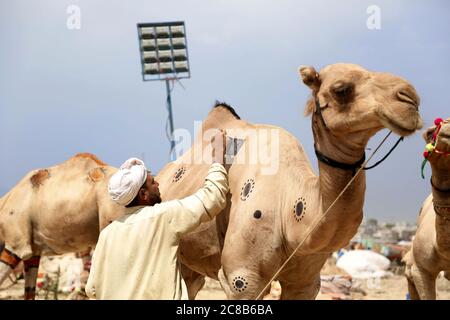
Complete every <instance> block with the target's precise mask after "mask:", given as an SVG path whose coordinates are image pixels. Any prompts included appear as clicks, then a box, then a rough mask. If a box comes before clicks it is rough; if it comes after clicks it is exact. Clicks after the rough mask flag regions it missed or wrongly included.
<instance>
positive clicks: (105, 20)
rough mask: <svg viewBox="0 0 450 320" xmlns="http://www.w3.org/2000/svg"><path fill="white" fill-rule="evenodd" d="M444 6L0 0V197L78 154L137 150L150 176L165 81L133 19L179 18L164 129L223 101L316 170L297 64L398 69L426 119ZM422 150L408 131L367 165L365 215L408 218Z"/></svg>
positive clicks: (439, 79) (440, 106) (161, 132)
mask: <svg viewBox="0 0 450 320" xmlns="http://www.w3.org/2000/svg"><path fill="white" fill-rule="evenodd" d="M69 5H77V6H78V7H79V8H80V10H81V29H79V30H69V29H68V28H67V27H66V21H67V18H68V17H69V15H68V14H67V13H66V10H67V7H68V6H69ZM370 5H377V6H378V7H379V8H380V10H381V11H380V12H381V29H380V30H369V29H368V28H367V26H366V21H367V19H368V17H369V14H367V13H366V9H367V7H368V6H370ZM449 9H450V2H448V1H444V0H442V1H414V0H409V1H406V0H404V1H402V0H398V1H375V0H371V1H364V0H362V1H361V0H359V1H350V0H347V1H346V0H343V1H331V0H330V1H325V0H322V1H314V2H312V1H308V2H307V1H288V0H278V1H275V0H274V1H261V0H240V1H235V0H227V1H199V0H188V1H186V0H185V1H170V0H168V1H152V0H147V1H140V0H139V1H133V0H130V1H118V0H113V1H111V0H110V1H104V0H96V1H87V0H71V1H66V0H59V1H50V0H41V1H31V0H29V1H24V0H14V1H12V0H9V1H7V0H0V43H1V50H0V150H1V152H2V156H1V157H0V195H2V194H4V193H5V192H6V191H7V190H9V189H10V188H11V187H13V186H14V185H15V184H16V183H17V182H18V181H19V180H20V179H21V178H22V177H23V175H25V174H26V173H27V172H28V171H30V170H32V169H36V168H42V167H48V166H50V165H54V164H57V163H60V162H62V161H64V160H66V159H68V158H69V157H71V156H72V155H74V154H76V153H78V152H92V153H95V154H96V155H98V156H99V157H100V158H101V159H102V160H104V161H105V162H107V163H109V164H111V165H113V166H119V165H120V164H121V163H122V162H123V161H124V160H125V159H127V158H128V157H130V156H138V157H143V158H144V159H145V161H146V164H147V166H148V167H149V168H151V169H152V171H154V172H157V171H158V170H160V169H161V168H162V167H163V166H164V164H166V163H167V161H168V151H169V150H168V149H169V143H168V141H167V139H166V136H165V121H166V118H167V111H166V108H165V86H164V83H163V82H145V83H144V82H143V81H142V79H141V70H140V61H139V52H138V42H137V34H136V23H138V22H162V21H179V20H181V21H185V23H186V30H187V38H188V46H189V57H190V65H191V70H192V77H191V78H190V79H187V80H183V81H182V84H183V86H184V88H185V89H183V88H182V87H181V86H179V85H176V86H175V89H174V91H173V95H172V100H173V110H174V122H175V128H185V129H188V130H190V131H191V132H193V130H194V121H199V120H202V119H204V118H205V116H206V115H207V113H208V111H209V110H210V108H211V106H212V105H213V103H214V101H215V100H216V99H218V100H222V101H226V102H228V103H229V104H231V105H233V106H234V107H235V109H236V110H237V112H238V113H239V114H240V116H241V117H242V118H243V119H245V120H248V121H251V122H255V123H268V124H273V125H278V126H281V127H283V128H285V129H286V130H288V131H290V132H291V133H293V134H294V135H295V136H296V137H297V138H298V139H299V141H300V142H301V143H302V144H303V146H304V147H305V150H306V152H307V153H308V155H309V156H310V159H311V162H312V164H313V166H314V167H316V166H317V161H316V159H315V157H314V152H313V147H312V134H311V129H310V119H309V118H304V117H303V108H304V105H305V102H306V100H307V98H308V97H309V94H310V92H309V90H308V89H307V88H306V87H305V86H304V85H303V84H301V83H300V80H299V77H298V74H297V67H298V66H299V65H302V64H303V65H313V66H315V67H316V68H317V69H320V68H322V67H324V66H326V65H328V64H331V63H336V62H351V63H357V64H360V65H362V66H363V67H365V68H367V69H369V70H375V71H387V72H391V73H394V74H397V75H400V76H402V77H404V78H406V79H408V80H409V81H410V82H411V83H412V84H413V85H414V86H415V87H416V89H417V91H418V93H419V95H420V96H421V99H422V104H421V110H420V111H421V114H422V117H423V119H424V122H425V126H429V125H431V123H432V121H433V119H434V118H435V117H438V116H439V117H448V116H450V115H449V110H450V109H449V107H448V105H446V104H447V98H446V96H445V95H444V94H445V93H448V92H450V84H449V81H448V78H449V76H448V73H449V71H450V68H449V67H450V62H449V59H448V57H449V56H450V45H449V42H448V34H449V31H450V20H449V19H448V15H449V13H450V10H449ZM382 134H383V135H384V134H385V132H383V133H382ZM380 139H381V135H377V136H376V137H375V138H373V139H372V140H371V142H370V143H369V147H372V148H373V147H375V146H376V144H377V142H379V141H380ZM394 140H395V139H394V138H391V140H390V141H389V143H388V145H387V146H386V148H384V149H383V150H387V148H388V147H389V145H392V144H393V143H394ZM423 148H424V142H423V140H422V138H421V135H420V134H417V135H415V136H413V137H410V138H407V139H406V140H405V141H404V142H403V143H402V144H401V145H400V146H399V148H398V149H397V150H396V151H395V152H394V154H393V155H392V156H391V157H390V158H389V159H388V160H387V161H386V162H385V163H383V165H382V166H380V167H378V168H377V169H374V170H372V171H369V172H368V174H367V192H366V204H365V215H366V217H374V218H377V219H380V220H390V221H400V220H407V221H411V222H414V221H415V219H416V216H417V213H418V210H419V208H420V206H421V203H422V201H423V200H424V199H425V197H426V196H427V195H428V193H429V192H430V186H429V181H428V179H427V180H422V179H421V178H420V163H421V160H422V158H421V154H422V150H423ZM429 175H430V170H429V168H428V169H427V178H429Z"/></svg>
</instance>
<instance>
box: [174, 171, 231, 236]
mask: <svg viewBox="0 0 450 320" xmlns="http://www.w3.org/2000/svg"><path fill="white" fill-rule="evenodd" d="M228 191H229V187H228V176H227V172H226V170H225V168H224V167H223V166H222V165H221V164H219V163H214V164H212V165H211V167H210V168H209V171H208V175H207V176H206V179H205V183H204V185H203V187H202V188H201V189H200V190H198V191H197V192H196V193H194V194H193V195H191V196H189V197H186V198H184V199H182V200H173V201H170V206H169V208H168V212H167V213H166V214H165V218H166V219H167V221H168V223H169V225H170V227H171V228H172V230H175V232H176V233H177V234H178V235H183V234H185V233H188V232H190V231H192V230H194V229H195V228H196V227H198V226H199V225H200V223H202V222H205V221H208V220H211V219H212V218H214V217H215V216H216V215H217V214H219V213H220V212H221V211H222V210H223V209H224V208H225V206H226V203H227V194H228Z"/></svg>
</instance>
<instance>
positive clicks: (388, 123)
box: [377, 108, 423, 137]
mask: <svg viewBox="0 0 450 320" xmlns="http://www.w3.org/2000/svg"><path fill="white" fill-rule="evenodd" d="M414 113H415V118H416V120H415V121H411V120H410V122H411V123H408V124H406V123H402V122H400V121H398V120H397V119H395V118H394V117H390V116H389V115H388V114H386V113H385V112H383V110H382V109H381V108H380V109H378V112H377V114H378V116H379V119H380V121H381V123H382V124H383V126H384V127H386V128H388V129H389V130H391V131H392V132H394V133H395V134H397V135H399V136H402V137H406V136H410V135H412V134H414V133H415V132H416V131H417V130H420V129H422V126H423V124H422V120H421V119H420V116H419V113H418V112H417V111H414Z"/></svg>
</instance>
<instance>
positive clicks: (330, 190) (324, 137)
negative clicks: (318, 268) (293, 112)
mask: <svg viewBox="0 0 450 320" xmlns="http://www.w3.org/2000/svg"><path fill="white" fill-rule="evenodd" d="M313 133H314V141H315V146H316V148H317V149H318V151H320V152H321V153H322V154H324V155H326V156H327V157H329V158H332V159H333V160H335V161H338V162H341V163H348V164H353V163H356V162H358V160H360V159H361V157H362V155H363V154H364V148H365V144H363V143H358V142H355V141H352V140H351V139H340V138H339V137H336V136H333V135H332V133H331V132H330V131H329V130H328V129H327V128H325V127H323V126H321V124H320V123H318V122H313ZM354 173H355V172H354V171H353V170H346V169H341V168H335V167H333V166H330V165H328V164H326V163H323V162H321V161H319V180H320V192H321V199H322V212H323V213H324V212H326V211H327V210H328V208H329V207H330V205H331V204H332V203H333V202H334V201H335V200H336V198H337V197H338V196H339V194H340V193H341V192H342V190H343V189H344V188H345V187H346V186H347V184H348V183H349V182H350V180H351V179H352V178H353V176H354ZM365 188H366V179H365V172H364V171H362V172H360V173H359V174H358V176H357V177H355V179H354V180H353V182H352V184H351V185H350V186H349V187H348V189H347V190H346V191H345V192H344V194H343V195H342V196H341V198H339V200H338V201H337V202H336V203H335V204H334V205H333V207H332V208H331V209H330V210H328V212H327V215H326V217H325V220H324V223H323V226H324V229H325V228H326V230H322V231H324V232H321V231H318V234H321V235H322V237H323V235H326V238H327V240H326V241H328V242H326V241H324V239H322V240H320V239H317V241H321V242H322V243H324V244H325V243H327V244H326V246H325V247H322V248H321V250H323V251H328V252H330V251H334V250H337V249H338V248H341V247H343V246H345V245H347V244H348V242H349V241H350V240H351V238H352V237H353V236H354V235H355V234H356V232H357V230H358V227H359V225H360V223H361V220H362V212H363V205H364V193H365Z"/></svg>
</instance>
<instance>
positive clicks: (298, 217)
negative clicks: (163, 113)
mask: <svg viewBox="0 0 450 320" xmlns="http://www.w3.org/2000/svg"><path fill="white" fill-rule="evenodd" d="M300 74H301V78H302V80H303V82H304V83H305V84H306V85H307V86H308V87H309V88H310V89H311V90H312V98H311V99H310V100H309V101H308V103H307V106H306V110H307V111H306V112H307V114H311V113H312V129H313V135H314V143H315V147H316V150H317V151H318V154H319V155H322V156H321V159H322V160H323V161H320V162H319V173H320V174H319V176H317V175H316V174H315V173H314V172H313V169H312V167H311V165H310V162H309V160H308V158H307V156H306V154H305V152H304V150H303V148H302V146H301V145H300V144H299V143H298V142H297V140H296V139H295V137H293V136H292V135H291V134H289V133H288V132H286V131H285V130H283V129H281V128H279V127H275V126H268V125H256V124H251V123H249V122H246V121H243V120H240V118H239V116H238V115H237V114H236V112H235V111H234V110H233V109H232V108H231V107H229V106H227V105H225V104H219V105H217V106H216V107H215V108H214V109H213V110H212V111H211V112H210V113H209V115H208V117H207V119H206V120H205V121H204V123H203V127H202V130H201V132H200V134H199V135H198V136H197V138H196V140H195V142H194V145H193V146H192V147H191V149H190V150H188V151H187V152H186V153H185V154H183V155H182V156H181V157H180V158H179V159H178V160H177V161H176V162H172V163H169V164H167V165H166V166H165V167H164V168H163V170H162V171H161V172H160V173H159V174H158V176H157V178H156V179H157V180H158V182H159V183H160V189H161V194H162V196H163V200H169V199H174V198H178V197H184V196H187V195H189V194H191V193H192V192H193V191H195V190H196V189H197V188H199V187H200V186H201V183H202V177H203V176H204V175H205V174H206V172H207V169H208V164H207V163H202V156H201V155H202V153H203V152H205V153H206V154H207V152H206V151H205V150H206V149H208V148H210V147H209V145H208V143H205V142H204V141H207V139H205V138H203V135H205V134H207V133H208V132H209V130H210V129H213V128H220V129H225V130H226V131H227V135H228V136H229V137H231V138H238V140H236V141H235V143H234V146H235V148H233V144H230V145H231V146H232V147H229V148H230V149H234V151H233V152H232V150H229V153H233V154H235V156H234V160H233V163H232V165H231V167H230V169H229V184H230V194H229V201H228V206H227V207H226V209H225V210H224V212H222V213H221V214H220V215H219V216H217V218H216V219H214V220H213V221H212V222H209V223H204V224H202V225H201V226H200V227H199V228H198V229H197V230H195V231H194V232H192V233H190V234H188V235H186V236H185V237H184V238H183V239H182V242H181V245H180V258H181V261H182V263H183V264H184V268H183V276H184V278H185V280H186V282H187V285H188V290H189V296H190V298H194V297H195V295H196V294H197V292H198V290H200V289H201V288H202V286H203V284H204V276H209V277H211V278H213V279H216V280H219V281H220V283H221V286H222V288H223V289H224V291H225V293H226V295H227V297H228V298H230V299H254V298H256V297H257V295H258V294H259V293H260V292H261V291H262V289H263V288H264V286H265V285H266V283H268V281H269V280H270V279H271V277H272V276H273V274H274V273H275V272H276V270H277V269H278V268H279V267H280V265H281V264H282V263H283V262H284V261H285V259H286V258H287V257H288V256H289V255H290V254H291V253H292V252H293V250H294V248H295V247H296V246H297V245H298V244H299V243H300V242H301V241H303V240H305V242H304V245H303V246H302V247H301V249H300V250H299V252H298V253H297V254H296V256H295V257H294V258H293V259H292V260H291V261H290V262H289V264H288V265H287V266H286V268H285V269H284V270H283V271H282V272H281V274H280V275H279V277H278V279H277V280H279V281H280V283H281V287H282V298H283V299H313V298H314V297H316V295H317V293H318V291H319V288H320V270H321V268H322V266H323V265H324V263H325V261H326V259H327V258H328V257H329V255H330V253H331V252H333V251H335V250H337V249H339V248H341V247H344V246H345V245H347V244H348V243H349V241H350V239H351V238H352V237H353V235H354V234H355V233H356V231H357V229H358V226H359V225H360V222H361V220H362V216H363V203H364V193H365V174H364V173H361V174H359V175H358V176H357V178H356V179H355V181H354V182H353V184H352V185H351V187H350V188H349V189H348V190H347V191H346V192H345V193H344V195H343V196H342V197H341V198H340V200H339V201H338V202H337V203H336V205H335V206H334V207H333V208H332V209H331V210H330V211H329V212H328V214H327V216H326V217H324V216H323V213H324V211H325V210H326V209H327V208H328V207H329V206H330V204H331V203H332V202H333V200H335V199H336V197H337V196H338V194H339V193H340V192H341V190H342V189H343V188H344V186H345V185H346V184H347V183H348V182H349V181H350V179H351V178H352V177H353V174H354V172H355V170H356V169H357V168H358V167H359V166H360V165H361V163H362V159H363V155H364V151H365V147H366V145H367V142H368V140H369V139H370V137H372V136H373V135H374V134H375V133H376V132H378V131H379V130H381V129H383V128H388V129H390V130H392V131H393V132H395V133H397V134H398V135H400V136H407V135H410V134H412V133H414V132H415V131H416V130H417V129H419V128H421V120H420V116H419V113H418V106H419V97H418V95H417V93H416V91H415V89H414V88H413V86H412V85H411V84H410V83H408V82H407V81H405V80H404V79H402V78H400V77H397V76H394V75H392V74H389V73H377V72H370V71H367V70H365V69H364V68H362V67H360V66H357V65H353V64H334V65H330V66H327V67H325V68H323V69H322V70H321V71H320V73H317V72H316V71H315V70H314V68H312V67H302V68H300ZM316 101H317V105H318V106H319V107H318V108H317V107H316ZM208 135H209V134H208ZM203 140H204V141H203ZM239 147H240V148H239ZM252 157H253V160H252ZM255 158H257V159H256V160H255ZM326 159H328V160H330V159H332V160H333V161H334V162H333V161H328V164H327V163H325V162H326V161H327V160H326ZM258 160H259V161H258ZM337 163H339V164H340V165H339V164H337ZM336 166H340V167H342V168H337V167H336ZM321 219H322V220H321ZM319 220H320V222H319V225H318V229H317V230H316V231H315V232H314V233H312V234H311V235H310V236H309V237H307V233H308V232H309V230H310V229H311V228H312V227H314V226H315V225H316V223H317V222H318V221H319ZM305 238H306V239H305Z"/></svg>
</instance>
